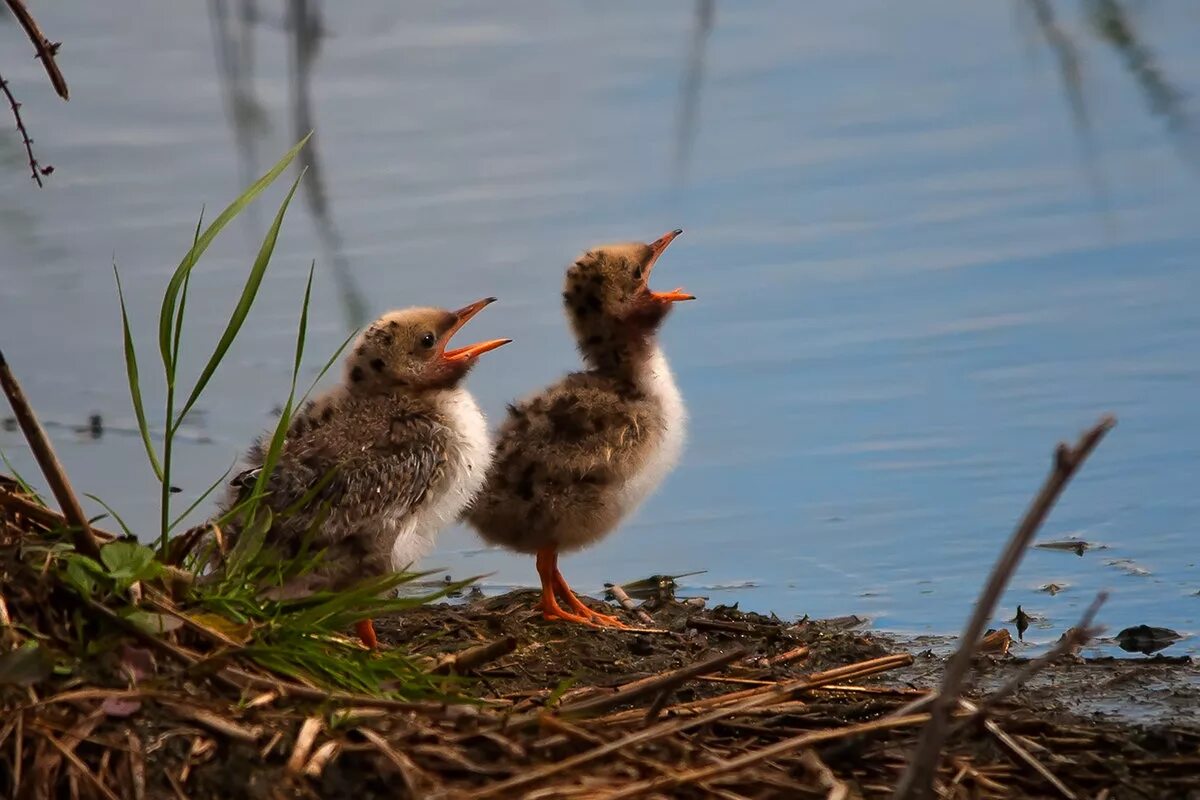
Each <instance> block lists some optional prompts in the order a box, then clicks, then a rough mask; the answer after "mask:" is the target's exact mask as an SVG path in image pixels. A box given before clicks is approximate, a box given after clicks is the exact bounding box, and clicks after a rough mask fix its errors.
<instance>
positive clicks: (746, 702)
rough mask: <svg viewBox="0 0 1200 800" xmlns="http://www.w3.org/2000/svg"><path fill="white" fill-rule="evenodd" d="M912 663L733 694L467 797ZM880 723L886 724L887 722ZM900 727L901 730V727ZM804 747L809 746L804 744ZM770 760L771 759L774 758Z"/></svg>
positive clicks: (904, 659)
mask: <svg viewBox="0 0 1200 800" xmlns="http://www.w3.org/2000/svg"><path fill="white" fill-rule="evenodd" d="M743 653H744V651H743ZM911 663H912V656H911V655H910V654H908V653H898V654H896V655H893V656H883V657H881V658H873V659H870V660H868V661H863V662H861V663H858V664H849V665H847V666H845V667H839V668H837V669H831V670H828V671H826V672H824V673H818V674H816V675H810V676H809V677H808V678H805V679H802V680H798V681H788V682H787V683H783V684H780V685H779V686H776V687H774V688H771V689H769V690H764V689H750V690H747V691H746V692H732V693H730V694H727V695H724V696H723V697H720V698H716V699H717V700H718V701H720V702H721V703H722V705H721V706H720V707H719V708H717V709H715V710H713V711H710V712H708V713H707V714H699V715H697V716H693V717H681V718H677V719H672V720H667V721H665V722H660V723H658V724H657V725H654V726H652V727H649V728H645V729H643V730H640V731H635V732H633V733H630V734H627V735H625V736H623V737H621V738H620V739H615V740H613V741H611V742H608V743H606V744H604V745H601V746H600V747H595V748H593V749H591V750H588V751H587V752H584V753H580V754H579V755H576V756H571V757H570V758H565V759H562V760H561V761H557V762H554V763H551V764H548V765H546V766H544V767H541V768H540V769H537V770H530V771H528V772H525V773H522V774H520V775H517V776H515V777H513V778H509V779H508V780H506V781H500V782H498V783H494V784H491V785H490V786H486V787H484V788H482V789H479V790H478V791H475V792H472V793H470V794H467V795H465V797H466V798H470V800H482V798H485V797H496V796H501V797H511V796H513V795H512V792H513V791H514V790H516V789H520V788H522V787H525V786H528V785H529V784H531V783H537V782H539V781H542V780H545V779H546V778H549V777H551V776H552V775H556V774H558V773H560V772H566V771H569V770H573V769H576V768H578V767H580V766H582V765H583V764H587V763H589V762H591V761H594V760H596V759H598V758H603V757H604V756H606V755H608V754H610V753H616V752H618V751H620V750H622V749H624V748H626V747H633V746H635V745H639V744H644V743H646V742H651V741H655V740H657V739H661V738H663V737H665V736H670V735H672V734H676V733H682V732H684V731H689V730H693V729H695V728H699V727H700V726H702V725H707V724H709V723H711V722H716V721H717V720H720V719H724V718H725V717H729V716H734V715H736V714H739V713H742V712H744V711H747V710H750V709H753V708H757V707H758V706H764V705H770V704H772V703H774V702H777V701H779V700H781V699H783V698H785V697H789V696H791V695H792V694H793V693H795V692H797V691H801V690H803V689H805V688H809V687H811V686H813V685H818V684H820V683H821V682H822V681H823V682H825V683H832V682H833V681H838V680H843V679H846V678H849V677H852V676H853V677H860V676H861V675H870V674H873V673H874V672H880V671H883V670H884V669H895V668H897V667H901V666H907V665H908V664H911ZM747 695H748V696H747ZM734 700H740V701H741V702H737V703H734V702H733V701H734ZM703 703H704V701H701V702H699V703H693V704H690V705H691V706H692V707H696V706H700V705H702V704H703ZM686 707H687V706H683V707H682V708H686ZM677 708H679V707H677ZM634 714H635V715H636V716H638V717H640V716H641V715H642V712H640V711H635V712H634ZM606 719H610V718H606ZM907 719H908V720H909V723H906V724H911V721H912V720H914V719H916V720H918V721H920V720H925V719H928V715H926V714H920V715H916V716H913V717H909V718H907ZM889 721H890V718H889ZM880 722H881V723H882V722H884V721H880ZM897 727H900V726H899V725H897ZM818 741H823V740H818ZM801 746H805V745H803V744H802V745H801ZM767 757H768V758H769V757H770V756H767ZM708 777H711V776H707V775H705V776H700V777H697V778H696V779H695V780H698V781H702V780H706V779H707V778H708Z"/></svg>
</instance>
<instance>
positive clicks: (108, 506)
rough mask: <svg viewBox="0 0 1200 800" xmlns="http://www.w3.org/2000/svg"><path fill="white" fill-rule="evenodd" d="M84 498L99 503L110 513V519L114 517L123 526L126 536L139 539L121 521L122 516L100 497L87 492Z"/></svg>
mask: <svg viewBox="0 0 1200 800" xmlns="http://www.w3.org/2000/svg"><path fill="white" fill-rule="evenodd" d="M84 497H86V498H88V499H89V500H93V501H95V502H97V503H99V504H100V505H101V506H103V507H104V510H105V511H107V512H108V515H109V516H110V517H112V518H113V519H115V520H116V521H117V524H118V525H120V526H121V530H123V531H125V535H126V536H129V537H132V538H134V539H136V538H137V535H135V534H134V532H133V530H132V529H130V527H129V526H128V525H126V524H125V520H123V519H121V515H120V514H118V513H117V512H116V511H113V509H112V507H111V506H110V505H109V504H108V503H106V502H104V501H103V500H101V499H100V498H99V497H96V495H94V494H87V493H86V492H85V493H84Z"/></svg>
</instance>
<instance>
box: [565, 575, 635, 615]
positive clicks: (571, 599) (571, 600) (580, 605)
mask: <svg viewBox="0 0 1200 800" xmlns="http://www.w3.org/2000/svg"><path fill="white" fill-rule="evenodd" d="M554 583H555V585H556V586H557V588H558V590H559V591H560V592H561V593H562V595H563V597H565V598H566V600H567V605H569V606H570V607H571V608H572V609H574V610H575V611H578V612H579V613H580V614H581V615H582V616H585V617H587V618H588V619H589V620H590V621H591V622H592V623H594V624H595V625H596V626H597V627H600V628H628V627H629V626H628V625H626V624H625V623H624V622H622V621H621V620H619V619H617V618H616V617H614V616H612V615H610V614H601V613H600V612H599V611H596V610H594V609H592V608H589V607H588V606H587V605H586V604H585V603H584V602H583V601H582V600H580V599H579V598H578V597H576V596H575V593H574V592H573V591H571V587H570V586H568V585H567V579H566V578H564V577H563V576H562V573H561V572H558V571H557V570H555V574H554Z"/></svg>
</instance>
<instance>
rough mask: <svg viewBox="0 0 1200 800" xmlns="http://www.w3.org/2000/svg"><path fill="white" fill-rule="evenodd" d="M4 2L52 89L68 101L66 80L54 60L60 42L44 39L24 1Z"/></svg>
mask: <svg viewBox="0 0 1200 800" xmlns="http://www.w3.org/2000/svg"><path fill="white" fill-rule="evenodd" d="M5 2H6V3H8V8H9V10H10V11H12V13H13V16H14V17H16V18H17V22H19V23H21V27H22V28H24V29H25V35H26V36H28V37H29V41H31V42H33V49H35V50H37V57H38V58H39V59H41V62H42V66H43V67H44V68H45V69H46V75H48V76H49V78H50V85H51V86H53V87H54V91H56V92H58V96H59V97H61V98H62V99H63V100H70V99H71V90H70V89H68V88H67V79H66V78H64V77H63V74H62V70H60V69H59V68H58V62H57V61H55V60H54V56H56V55H57V54H58V48H59V47H61V46H62V42H52V41H50V40H49V39H47V38H46V34H44V33H42V29H41V27H40V26H39V25H38V24H37V20H35V19H34V18H33V15H32V14H30V13H29V9H28V8H26V7H25V2H24V0H5Z"/></svg>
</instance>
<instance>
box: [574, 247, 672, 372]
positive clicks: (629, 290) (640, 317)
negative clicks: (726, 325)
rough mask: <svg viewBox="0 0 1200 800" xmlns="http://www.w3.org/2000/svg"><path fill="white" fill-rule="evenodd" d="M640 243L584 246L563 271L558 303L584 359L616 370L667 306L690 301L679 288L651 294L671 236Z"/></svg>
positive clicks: (653, 328)
mask: <svg viewBox="0 0 1200 800" xmlns="http://www.w3.org/2000/svg"><path fill="white" fill-rule="evenodd" d="M681 233H683V231H681V230H674V231H671V232H670V233H667V234H665V235H663V236H662V237H661V238H659V239H657V240H655V241H654V242H651V243H650V244H644V243H641V242H623V243H619V244H609V245H604V246H602V247H597V248H595V249H593V250H589V251H588V252H586V253H584V254H583V255H582V256H580V258H579V260H578V261H576V262H575V263H574V264H572V265H571V267H570V268H569V269H568V270H567V280H566V287H565V289H564V291H563V302H564V304H565V305H566V311H567V317H568V318H569V319H570V320H571V328H572V329H573V330H574V332H575V338H576V340H577V342H578V344H579V349H580V351H581V352H582V353H583V356H584V358H585V359H586V360H587V361H588V362H589V363H590V364H591V365H592V366H593V367H597V368H600V369H606V368H620V367H621V366H622V365H623V364H625V363H626V362H627V361H628V359H629V358H630V357H631V356H633V355H634V354H635V353H636V352H638V351H639V350H643V349H645V348H644V345H645V344H646V343H647V342H648V341H649V339H650V337H651V336H652V335H653V334H654V332H655V331H657V330H658V327H659V325H661V324H662V321H663V320H664V319H665V318H666V316H667V313H668V312H669V311H670V310H671V306H672V305H673V304H674V303H676V302H678V301H680V300H694V299H695V298H694V297H693V296H692V295H690V294H685V293H684V292H683V290H682V289H675V290H673V291H670V292H656V291H653V290H652V289H651V288H650V285H649V279H650V272H651V270H653V269H654V265H655V263H656V262H657V261H658V258H659V256H661V255H662V253H663V251H664V250H666V249H667V245H669V244H670V243H671V242H672V241H673V240H674V239H675V237H676V236H678V235H679V234H681Z"/></svg>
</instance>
